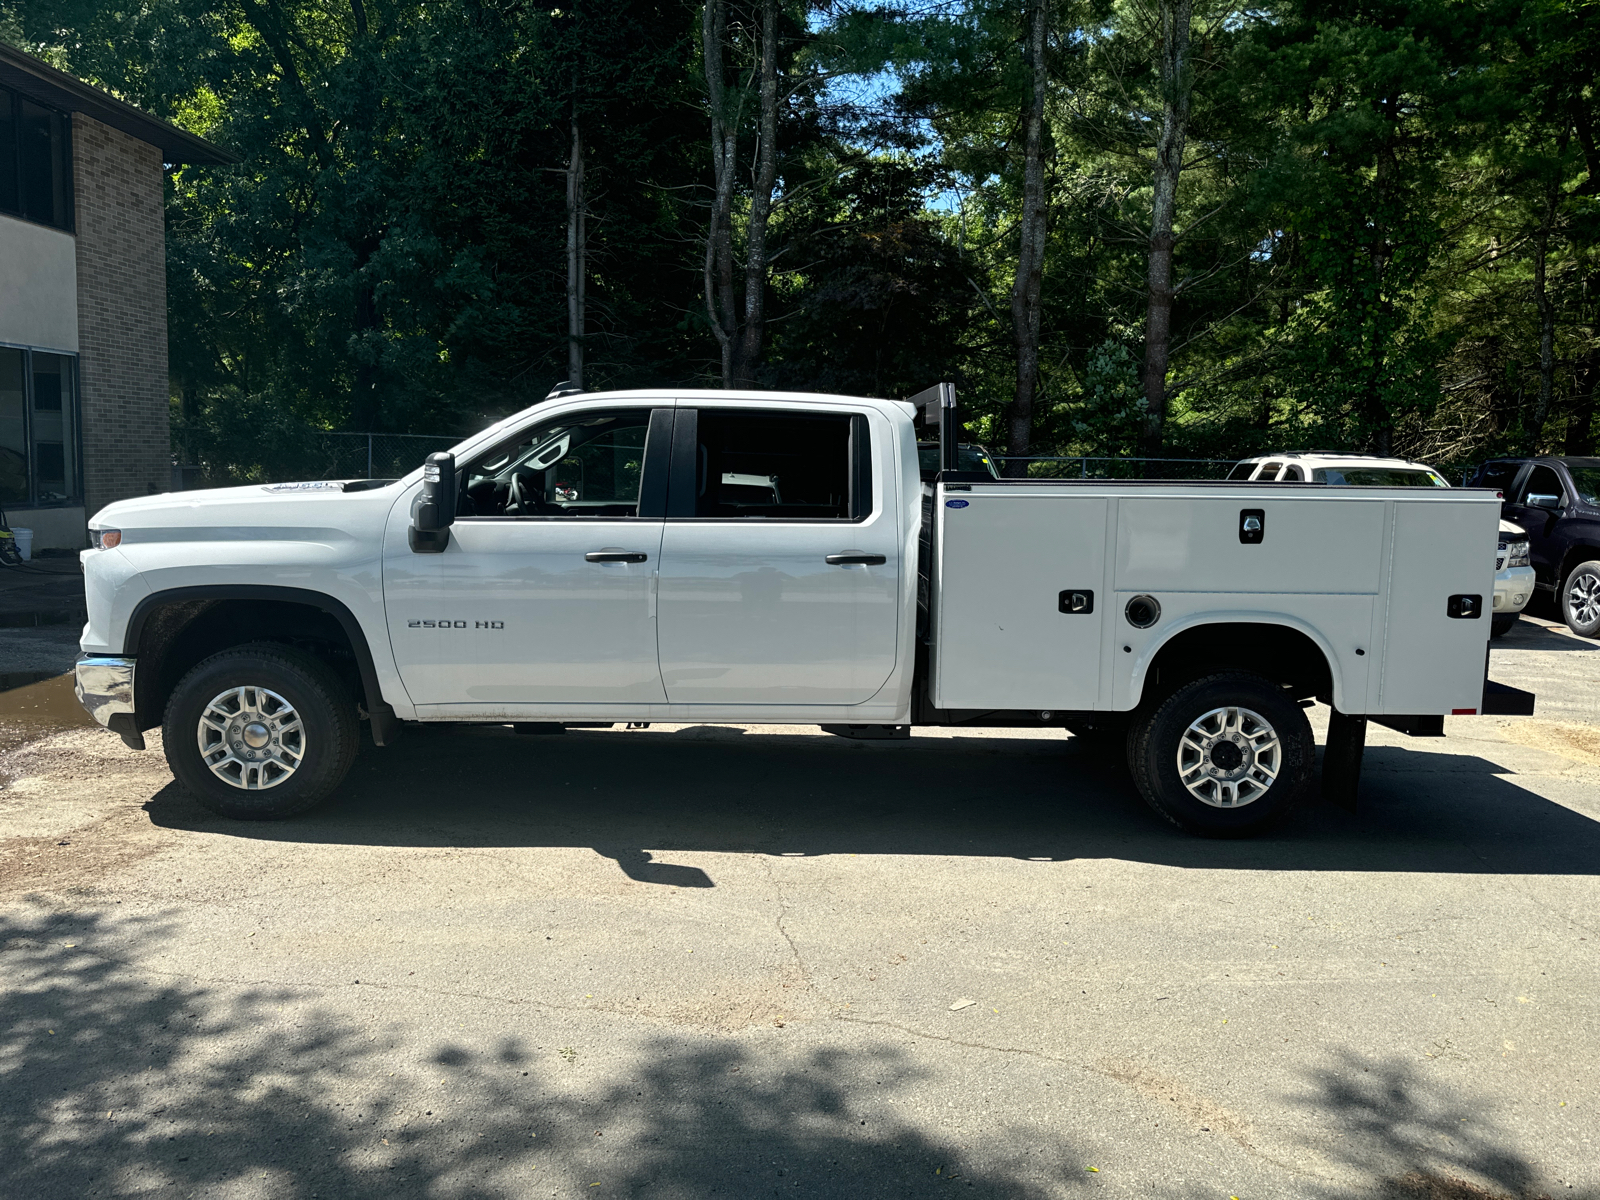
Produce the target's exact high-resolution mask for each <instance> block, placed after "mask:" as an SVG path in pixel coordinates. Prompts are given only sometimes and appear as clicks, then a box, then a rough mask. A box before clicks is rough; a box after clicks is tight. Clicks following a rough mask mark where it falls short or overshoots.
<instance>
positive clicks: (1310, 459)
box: [1228, 452, 1533, 637]
mask: <svg viewBox="0 0 1600 1200" xmlns="http://www.w3.org/2000/svg"><path fill="white" fill-rule="evenodd" d="M1228 478H1229V479H1260V480H1275V481H1277V482H1278V483H1326V484H1330V485H1333V486H1338V485H1341V484H1342V485H1345V486H1354V487H1362V486H1365V487H1449V486H1450V484H1449V482H1448V481H1447V480H1446V479H1445V477H1444V476H1443V475H1441V474H1439V472H1438V471H1435V470H1434V469H1433V468H1432V467H1430V466H1429V465H1428V464H1427V463H1421V462H1413V461H1411V460H1410V459H1408V458H1379V457H1378V456H1377V455H1375V454H1318V453H1305V454H1302V453H1298V452H1291V453H1286V454H1260V455H1257V456H1256V457H1255V458H1247V459H1245V460H1244V461H1243V462H1241V463H1239V464H1238V465H1237V466H1235V467H1234V468H1233V470H1232V471H1230V472H1228ZM1532 595H1533V568H1532V567H1531V566H1529V565H1528V534H1527V531H1526V530H1524V529H1523V528H1522V527H1521V526H1520V525H1513V524H1512V523H1511V522H1510V521H1501V522H1500V534H1499V538H1498V540H1497V542H1496V545H1495V558H1494V608H1493V610H1492V613H1491V615H1490V618H1489V632H1490V634H1491V635H1492V636H1494V637H1499V636H1500V635H1501V634H1503V633H1505V632H1506V631H1507V630H1509V629H1510V628H1511V627H1512V626H1513V625H1515V624H1516V623H1517V616H1518V615H1519V614H1520V613H1521V612H1522V610H1523V608H1525V607H1526V606H1527V603H1528V600H1529V598H1530V597H1532Z"/></svg>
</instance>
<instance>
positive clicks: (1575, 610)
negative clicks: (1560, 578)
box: [1567, 571, 1600, 625]
mask: <svg viewBox="0 0 1600 1200" xmlns="http://www.w3.org/2000/svg"><path fill="white" fill-rule="evenodd" d="M1567 611H1568V612H1569V613H1571V614H1572V620H1573V621H1574V622H1575V623H1576V624H1579V625H1590V624H1593V623H1594V621H1595V619H1596V618H1597V617H1600V575H1596V574H1594V573H1593V572H1592V571H1585V572H1583V573H1581V574H1578V575H1574V576H1573V577H1572V582H1571V583H1569V584H1568V585H1567Z"/></svg>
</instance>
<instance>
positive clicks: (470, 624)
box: [406, 621, 506, 629]
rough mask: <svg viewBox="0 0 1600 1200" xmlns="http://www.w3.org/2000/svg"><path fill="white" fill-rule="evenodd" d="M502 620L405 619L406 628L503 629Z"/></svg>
mask: <svg viewBox="0 0 1600 1200" xmlns="http://www.w3.org/2000/svg"><path fill="white" fill-rule="evenodd" d="M505 627H506V623H505V622H504V621H407V622H406V628H407V629H504V628H505Z"/></svg>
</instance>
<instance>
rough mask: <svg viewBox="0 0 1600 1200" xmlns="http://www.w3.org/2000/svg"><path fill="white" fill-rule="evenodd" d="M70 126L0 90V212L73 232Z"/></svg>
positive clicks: (53, 113) (60, 115) (49, 111)
mask: <svg viewBox="0 0 1600 1200" xmlns="http://www.w3.org/2000/svg"><path fill="white" fill-rule="evenodd" d="M71 137H72V122H71V120H70V119H69V118H68V117H67V116H66V115H65V114H63V113H58V112H56V111H55V110H53V109H49V108H45V107H44V106H43V105H42V104H35V103H34V102H33V101H32V100H29V99H27V98H25V97H23V96H20V95H18V94H17V93H16V92H13V91H11V90H10V89H8V88H0V212H3V213H8V214H10V215H11V216H14V217H24V218H26V219H27V220H29V221H38V222H39V223H40V224H41V225H53V226H54V227H55V228H57V229H66V230H70V229H71V228H72V142H71Z"/></svg>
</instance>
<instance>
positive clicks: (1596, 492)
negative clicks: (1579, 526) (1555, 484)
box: [1567, 463, 1600, 508]
mask: <svg viewBox="0 0 1600 1200" xmlns="http://www.w3.org/2000/svg"><path fill="white" fill-rule="evenodd" d="M1567 470H1568V471H1569V472H1570V473H1571V474H1572V482H1573V483H1575V484H1577V485H1578V499H1580V500H1582V501H1583V502H1584V503H1585V504H1587V505H1588V506H1589V507H1590V508H1600V467H1577V466H1573V465H1571V464H1570V463H1569V464H1568V466H1567Z"/></svg>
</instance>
